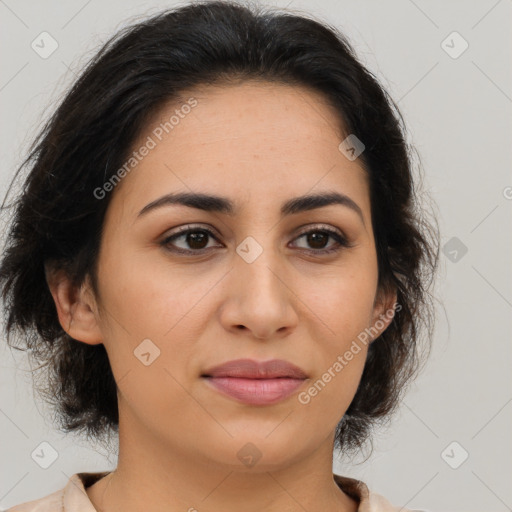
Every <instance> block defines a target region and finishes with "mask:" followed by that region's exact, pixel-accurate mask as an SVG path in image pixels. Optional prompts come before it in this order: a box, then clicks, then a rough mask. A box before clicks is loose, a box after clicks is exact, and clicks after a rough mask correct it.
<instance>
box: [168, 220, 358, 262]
mask: <svg viewBox="0 0 512 512" xmlns="http://www.w3.org/2000/svg"><path fill="white" fill-rule="evenodd" d="M206 226H207V227H205V225H202V224H197V225H194V224H185V225H183V226H179V227H177V228H174V230H173V232H172V233H171V234H165V235H163V237H162V240H161V242H160V245H162V246H164V247H165V246H167V245H168V244H170V242H171V240H172V239H176V238H179V237H180V236H183V235H184V234H187V233H188V232H191V231H192V232H193V231H204V232H206V233H207V234H208V236H211V237H212V238H214V239H215V240H216V241H217V242H219V243H222V242H220V240H219V238H221V236H220V235H218V234H217V230H216V229H215V228H213V227H212V226H210V225H206ZM298 229H299V230H300V231H299V232H298V233H296V234H295V235H294V238H293V240H292V241H294V240H296V239H298V238H301V237H302V236H303V235H306V234H308V233H311V232H315V231H318V232H322V231H323V232H326V233H327V234H328V236H330V237H331V238H335V239H336V244H335V247H334V248H330V249H304V248H302V249H301V250H302V251H305V252H308V253H312V254H317V255H319V256H320V255H323V254H329V253H334V252H340V251H341V250H342V249H346V248H350V247H353V246H354V244H353V243H352V242H351V241H350V239H349V237H348V236H346V235H345V233H344V232H343V231H342V230H340V229H339V228H336V227H334V226H332V225H330V224H322V223H317V224H304V225H302V226H300V227H299V228H298ZM336 245H337V247H336ZM211 249H213V247H210V248H206V249H199V250H186V249H181V248H176V247H175V248H173V249H172V250H171V249H170V252H174V253H178V254H179V253H182V254H194V253H195V254H196V255H200V254H202V253H205V252H207V251H209V250H211Z"/></svg>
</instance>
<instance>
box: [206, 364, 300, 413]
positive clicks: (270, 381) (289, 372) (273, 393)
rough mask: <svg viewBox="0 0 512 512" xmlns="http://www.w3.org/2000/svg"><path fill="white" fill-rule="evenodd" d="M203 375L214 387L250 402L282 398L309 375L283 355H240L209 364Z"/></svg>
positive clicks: (235, 397) (255, 402) (253, 403)
mask: <svg viewBox="0 0 512 512" xmlns="http://www.w3.org/2000/svg"><path fill="white" fill-rule="evenodd" d="M201 377H202V378H203V379H204V380H205V382H206V383H207V384H208V385H210V386H211V387H212V388H213V389H215V390H217V391H220V392H221V393H222V394H224V395H226V396H229V397H230V398H234V399H235V400H237V401H239V402H243V403H246V404H250V405H270V404H274V403H277V402H280V401H282V400H284V399H286V398H288V397H289V396H290V395H291V394H293V392H294V391H296V390H297V389H298V388H299V387H300V386H301V385H302V384H303V383H304V382H305V381H306V380H307V378H308V376H307V374H306V372H305V371H304V370H302V369H301V368H299V367H298V366H295V365H293V364H292V363H289V362H288V361H284V360H282V359H273V360H270V361H265V362H258V361H254V360H251V359H237V360H234V361H229V362H227V363H224V364H221V365H218V366H215V367H213V368H210V369H209V370H207V371H205V372H204V373H203V374H202V375H201Z"/></svg>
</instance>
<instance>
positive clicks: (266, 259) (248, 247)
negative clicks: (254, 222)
mask: <svg viewBox="0 0 512 512" xmlns="http://www.w3.org/2000/svg"><path fill="white" fill-rule="evenodd" d="M256 236H257V237H258V239H259V240H260V241H261V243H260V241H258V239H257V238H256ZM236 253H237V256H238V258H237V259H236V264H235V269H234V271H235V273H236V275H237V279H238V278H240V280H241V281H240V282H241V283H243V285H244V286H243V287H244V288H247V287H248V288H251V287H253V290H252V291H253V292H254V293H256V294H259V293H260V292H265V293H267V294H268V293H269V292H276V291H278V290H280V289H281V287H282V286H283V285H282V283H281V281H280V279H279V278H278V277H279V276H278V274H279V272H280V271H281V270H280V269H282V265H280V263H279V254H278V253H277V250H276V247H275V244H274V243H273V242H272V232H271V231H270V232H267V233H262V234H260V235H255V236H252V235H249V236H247V237H246V238H244V239H243V240H242V242H240V243H239V244H238V245H237V247H236Z"/></svg>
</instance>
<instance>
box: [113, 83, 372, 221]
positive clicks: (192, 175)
mask: <svg viewBox="0 0 512 512" xmlns="http://www.w3.org/2000/svg"><path fill="white" fill-rule="evenodd" d="M181 97H182V100H180V101H173V102H172V103H168V104H167V105H165V106H164V107H163V108H161V109H160V110H159V111H158V112H157V114H156V115H155V116H153V118H152V119H151V120H150V121H149V122H148V124H147V126H146V127H145V129H144V130H143V131H142V135H141V136H140V137H139V140H138V141H137V142H136V143H135V144H134V145H133V149H134V150H135V151H137V149H138V148H139V149H140V148H142V147H143V146H144V145H147V146H149V145H150V146H152V147H151V149H150V151H146V152H145V153H146V155H145V156H144V157H143V158H142V159H141V160H140V162H139V163H138V164H137V166H136V167H135V168H134V170H133V171H131V172H130V173H129V175H127V176H126V177H125V178H123V183H122V184H123V187H122V188H126V190H125V191H124V193H123V192H122V191H121V190H117V191H116V193H118V194H121V195H125V197H124V199H125V200H127V201H128V202H130V204H131V207H130V209H131V210H133V211H134V210H135V209H136V208H138V210H137V212H138V211H139V210H140V208H142V207H144V205H145V204H146V203H147V202H149V201H150V200H154V199H155V198H156V197H157V196H159V195H162V194H163V193H165V192H173V191H183V192H194V191H199V190H200V191H201V192H205V191H207V192H210V193H215V194H220V193H221V192H222V195H228V196H229V195H230V193H229V192H230V191H232V193H233V194H232V195H236V196H237V197H238V196H240V195H241V194H242V195H243V196H244V197H245V196H248V197H253V198H254V199H255V200H256V201H258V202H259V203H260V205H261V206H264V205H270V203H271V202H272V201H273V199H275V200H276V201H278V202H279V205H281V203H282V202H284V200H286V199H287V198H289V197H291V196H298V195H304V194H306V193H308V192H314V189H315V187H317V188H321V189H322V190H326V189H335V190H336V191H338V192H340V193H344V194H347V195H349V196H351V197H352V196H353V199H354V200H356V198H357V202H358V203H362V204H360V206H361V208H362V209H364V208H368V207H369V204H368V197H367V188H366V186H367V181H366V172H365V170H364V169H363V168H362V164H361V162H360V160H359V159H356V160H354V161H350V160H349V159H347V158H346V157H345V156H344V154H343V153H342V152H341V151H340V150H339V145H340V143H341V142H342V140H343V138H344V137H345V136H346V134H345V133H344V129H343V120H342V119H341V116H340V114H339V113H338V112H337V111H336V110H335V109H334V107H332V106H331V105H330V104H329V103H328V102H327V101H326V100H325V98H324V97H323V96H322V95H321V94H319V93H316V92H314V91H311V90H309V89H307V88H303V87H298V86H291V85H284V84H278V83H268V82H256V81H249V82H243V83H240V84H236V85H235V84H229V85H222V86H202V87H198V88H196V89H193V90H190V91H188V92H187V93H182V94H181ZM190 99H192V100H193V101H190ZM187 100H189V101H188V103H186V102H187ZM190 105H194V106H193V107H190ZM150 140H151V142H150ZM134 190H136V191H137V193H136V194H133V193H130V191H131V192H133V191H134ZM126 194H128V196H129V197H128V196H126ZM237 205H238V204H237ZM139 207H140V208H139ZM133 211H132V213H133Z"/></svg>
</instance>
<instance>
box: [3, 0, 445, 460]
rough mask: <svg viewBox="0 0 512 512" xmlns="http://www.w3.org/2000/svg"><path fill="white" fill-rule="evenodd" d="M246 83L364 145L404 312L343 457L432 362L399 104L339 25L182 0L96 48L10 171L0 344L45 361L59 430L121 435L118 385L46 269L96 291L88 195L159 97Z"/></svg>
mask: <svg viewBox="0 0 512 512" xmlns="http://www.w3.org/2000/svg"><path fill="white" fill-rule="evenodd" d="M250 79H256V80H263V81H270V82H276V83H283V84H288V85H290V84H291V85H298V86H305V87H307V88H309V89H310V90H313V91H316V92H319V93H320V94H322V95H323V97H324V98H325V99H326V100H327V101H328V102H329V103H330V104H331V105H333V106H334V108H335V110H336V111H337V112H338V114H339V119H340V123H341V125H342V126H344V127H345V129H346V134H347V135H348V134H355V135H356V136H357V138H358V139H360V140H361V141H363V143H364V145H365V150H364V152H363V153H362V154H361V155H360V156H359V161H360V163H361V165H362V166H363V167H364V170H365V172H366V174H367V177H368V183H369V190H370V201H371V216H372V223H373V226H374V236H375V246H376V251H377V258H378V271H379V283H378V285H379V289H381V290H385V289H388V290H389V289H393V290H396V292H397V302H398V303H399V304H400V311H399V312H398V313H397V314H396V315H395V316H394V318H393V320H392V321H391V323H390V325H389V327H388V328H387V329H386V330H385V331H384V332H383V333H382V334H381V335H380V336H379V338H378V339H377V340H375V341H374V342H373V343H371V344H370V346H369V349H368V355H367V359H366V363H365V367H364V371H363V374H362V378H361V381H360V384H359V387H358V389H357V392H356V394H355V396H354V398H353V400H352V402H351V404H350V406H349V408H348V410H347V411H346V413H345V415H344V416H343V418H342V420H341V421H340V423H339V424H338V425H337V428H336V435H335V446H336V447H338V448H340V449H341V450H342V451H344V452H347V451H351V450H359V449H360V448H362V447H363V446H364V444H365V442H366V441H367V440H368V439H370V440H371V436H370V433H371V429H372V426H375V425H376V424H377V423H379V422H382V421H384V420H386V419H388V418H389V417H390V415H391V413H392V412H393V411H394V410H395V409H396V407H397V405H398V403H399V402H400V400H401V397H402V394H403V392H404V390H405V389H406V386H407V385H408V383H409V382H410V381H411V380H412V379H413V377H415V376H416V375H417V372H418V371H419V369H420V367H421V365H422V362H424V361H425V360H426V358H427V357H428V354H429V353H430V348H431V342H432V332H433V306H432V295H431V294H430V292H429V288H430V285H431V284H432V282H433V280H434V277H435V271H436V267H437V264H438V257H439V240H438V239H439V235H438V231H437V230H436V229H435V228H436V227H437V223H436V226H434V225H433V224H432V223H431V222H430V221H429V220H428V219H427V215H426V212H425V211H424V210H423V209H422V208H420V203H419V196H420V194H418V191H417V184H418V181H415V179H413V170H414V165H413V161H414V158H413V156H414V154H416V153H417V152H416V151H415V149H414V148H413V147H412V146H411V145H409V144H408V143H407V142H406V135H407V132H406V128H405V123H404V121H403V118H402V115H401V113H400V111H399V109H398V107H397V105H396V104H395V102H394V101H393V100H392V98H391V97H390V95H389V94H388V93H387V92H386V90H385V89H384V88H383V87H382V86H381V85H380V84H379V82H378V80H377V78H376V77H375V76H374V75H373V74H372V73H371V72H370V71H369V70H368V69H367V68H366V67H365V66H364V65H363V64H362V63H361V62H360V61H359V60H358V58H357V57H356V55H355V52H354V49H353V48H352V47H351V45H350V43H349V41H348V40H347V38H346V37H345V36H344V35H343V34H342V33H340V32H339V31H338V30H337V29H336V28H335V27H332V26H329V25H328V24H327V23H324V22H321V21H319V20H316V19H313V18H312V17H310V16H309V17H308V16H307V15H299V14H295V13H292V12H291V11H286V12H283V11H282V12H279V11H278V10H271V9H268V8H263V7H254V6H241V5H239V4H237V3H234V2H228V1H226V2H225V1H207V2H199V3H198V2H194V4H188V5H184V6H181V7H179V8H175V9H172V10H165V11H163V12H160V13H159V14H157V15H153V16H152V17H149V18H148V19H145V20H143V21H141V22H138V23H136V24H132V25H131V26H128V27H126V28H124V29H122V30H120V31H119V32H118V33H117V34H115V35H114V36H113V37H112V38H110V39H109V40H108V41H107V42H106V43H105V44H104V45H103V46H102V47H101V48H100V49H99V51H97V53H96V54H95V55H94V57H93V58H92V59H90V61H89V62H88V64H87V65H86V66H85V68H84V69H83V71H82V72H81V74H80V76H79V77H78V78H77V79H76V81H75V82H74V84H73V85H72V87H71V88H70V89H69V91H68V92H67V93H66V95H65V97H64V98H63V100H62V101H61V102H60V103H59V106H58V108H56V110H55V111H54V112H53V113H52V116H51V117H50V118H49V120H48V121H47V123H46V124H45V125H44V127H43V128H42V129H41V131H40V132H39V133H38V135H37V137H36V138H35V140H34V141H33V144H32V146H31V147H30V149H29V152H28V156H27V157H26V159H25V160H24V161H23V163H22V164H21V166H20V167H19V168H18V170H17V172H16V174H15V177H14V180H15V179H16V178H18V177H19V174H20V172H21V170H22V169H26V170H28V174H27V176H26V178H25V179H24V181H23V189H22V192H21V193H20V194H19V196H18V197H17V199H16V201H15V202H14V204H13V205H10V206H5V201H6V199H4V203H3V205H2V209H3V210H7V209H8V208H13V209H14V211H13V214H12V218H11V219H10V221H11V222H10V225H9V226H8V231H7V232H6V233H7V237H6V243H5V249H4V252H3V255H2V258H1V261H0V290H1V296H2V299H3V301H4V305H5V309H4V316H5V321H4V326H5V333H6V338H7V342H8V344H9V345H10V346H11V347H14V348H18V349H21V350H27V349H28V350H29V352H30V353H31V355H32V357H34V358H35V359H36V360H37V361H38V363H41V364H40V367H39V368H40V369H42V370H45V373H44V378H42V379H40V381H39V384H38V386H37V390H38V391H39V393H40V394H41V395H42V396H44V398H45V399H46V401H47V402H49V403H51V404H52V405H53V407H54V411H56V413H57V414H56V416H57V418H58V421H59V427H60V428H61V429H62V430H63V431H65V432H71V431H77V432H80V433H85V434H86V435H87V436H88V437H91V438H95V439H98V440H99V439H101V438H102V437H103V436H104V435H107V434H111V433H113V432H117V431H118V430H117V429H118V406H117V394H116V382H115V380H114V376H113V374H112V371H111V368H110V364H109V360H108V357H107V353H106V351H105V348H104V346H103V345H94V346H91V345H88V344H85V343H82V342H77V340H74V339H72V338H71V337H70V336H69V335H68V334H67V333H66V332H65V331H64V330H63V329H62V327H61V325H60V323H59V320H58V317H57V312H56V307H55V303H54V301H53V298H52V296H51V294H50V291H49V287H48V284H47V281H46V277H45V265H46V264H49V263H51V264H52V266H53V267H54V268H59V269H64V270H65V271H66V272H67V273H68V275H69V276H70V277H71V278H72V280H73V283H74V284H75V285H76V286H80V284H82V283H83V282H84V279H85V278H86V277H87V276H88V277H90V278H91V283H92V285H93V290H94V291H96V292H97V290H98V286H97V285H98V283H97V278H96V276H97V258H98V254H99V247H100V242H101V233H102V226H103V221H104V218H105V213H106V209H107V207H108V205H109V201H110V198H111V197H112V194H108V195H107V197H105V198H104V199H102V200H101V201H99V200H98V199H97V198H96V197H95V195H94V193H93V191H94V190H95V189H97V188H98V187H102V185H103V184H104V183H105V181H106V179H108V177H110V176H112V175H113V174H114V173H115V171H116V170H117V169H119V168H120V167H121V166H122V164H123V162H125V161H126V157H127V155H128V154H129V153H130V151H131V150H132V147H131V146H132V145H133V144H134V142H135V141H136V139H137V137H138V136H139V134H140V133H141V131H142V130H143V129H144V128H145V126H146V123H147V122H148V120H149V119H150V118H151V117H152V116H153V115H154V114H155V113H157V112H158V111H159V109H161V108H162V107H163V106H164V105H166V104H168V103H169V102H170V101H173V100H176V99H177V98H180V95H181V94H182V93H183V92H185V91H188V90H191V89H193V87H194V86H200V85H204V84H218V85H222V84H227V83H237V82H239V81H243V80H250ZM14 180H13V182H14ZM11 187H12V184H11ZM9 191H10V188H9ZM8 193H9V192H8ZM7 195H8V194H7ZM7 195H6V198H7ZM422 195H424V193H422ZM15 333H16V334H18V336H14V337H13V335H14V334H15ZM423 333H426V336H422V334H423ZM372 444H373V443H372Z"/></svg>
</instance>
